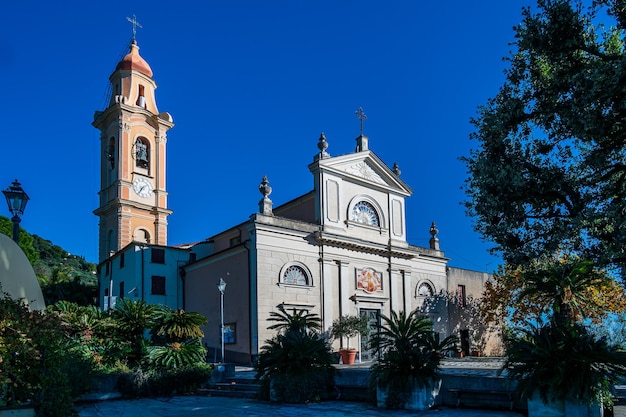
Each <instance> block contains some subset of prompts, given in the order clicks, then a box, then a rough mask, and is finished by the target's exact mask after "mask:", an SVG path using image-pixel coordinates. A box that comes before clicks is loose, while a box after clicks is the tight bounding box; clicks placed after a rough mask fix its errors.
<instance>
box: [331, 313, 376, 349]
mask: <svg viewBox="0 0 626 417" xmlns="http://www.w3.org/2000/svg"><path fill="white" fill-rule="evenodd" d="M369 332H370V328H369V321H368V319H367V317H366V316H352V315H344V316H341V317H338V318H336V319H335V320H333V324H332V326H331V328H330V333H331V335H332V337H333V338H335V339H341V338H342V337H345V338H346V339H347V342H346V343H347V344H346V348H347V349H350V338H351V337H355V336H357V335H359V334H360V335H361V336H363V337H367V336H369Z"/></svg>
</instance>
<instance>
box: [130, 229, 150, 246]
mask: <svg viewBox="0 0 626 417" xmlns="http://www.w3.org/2000/svg"><path fill="white" fill-rule="evenodd" d="M133 240H134V241H135V242H140V243H150V232H148V231H147V230H146V229H139V228H138V229H135V233H134V235H133Z"/></svg>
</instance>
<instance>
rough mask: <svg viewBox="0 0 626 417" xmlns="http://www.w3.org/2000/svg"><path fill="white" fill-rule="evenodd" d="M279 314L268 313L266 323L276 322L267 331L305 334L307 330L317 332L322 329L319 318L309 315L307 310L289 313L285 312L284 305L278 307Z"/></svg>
mask: <svg viewBox="0 0 626 417" xmlns="http://www.w3.org/2000/svg"><path fill="white" fill-rule="evenodd" d="M278 310H279V312H278V313H277V312H275V311H272V312H270V318H269V319H267V320H268V321H273V322H276V324H273V325H271V326H269V327H268V329H269V330H278V331H279V332H284V333H287V332H291V331H297V332H306V331H307V330H315V331H319V330H320V329H321V328H322V324H321V320H320V317H319V316H318V315H317V314H316V313H309V312H308V311H307V310H298V309H296V308H293V309H292V310H291V312H287V311H285V306H284V305H282V304H281V305H279V306H278Z"/></svg>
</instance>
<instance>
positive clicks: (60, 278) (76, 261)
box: [0, 216, 98, 305]
mask: <svg viewBox="0 0 626 417" xmlns="http://www.w3.org/2000/svg"><path fill="white" fill-rule="evenodd" d="M0 233H3V234H5V235H7V236H9V237H12V236H13V223H12V222H11V220H10V219H8V218H7V217H4V216H0ZM19 246H20V248H21V249H22V251H24V253H25V254H26V257H27V258H28V260H29V261H30V263H31V265H32V266H33V269H34V271H35V274H36V275H37V279H38V280H39V285H40V286H41V291H42V293H43V296H44V301H45V303H46V305H51V304H54V303H56V302H57V301H59V300H66V301H71V302H75V303H78V304H79V305H96V304H97V297H98V279H97V277H96V275H95V272H96V265H95V264H94V263H91V262H87V261H86V260H85V259H84V258H83V257H81V256H76V255H72V254H70V253H68V252H67V251H66V250H64V249H63V248H61V247H60V246H57V245H54V244H53V243H52V242H50V241H49V240H45V239H43V238H41V237H39V236H37V235H31V234H30V233H28V232H27V231H26V230H24V229H22V228H20V242H19Z"/></svg>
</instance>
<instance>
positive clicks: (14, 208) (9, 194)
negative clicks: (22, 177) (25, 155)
mask: <svg viewBox="0 0 626 417" xmlns="http://www.w3.org/2000/svg"><path fill="white" fill-rule="evenodd" d="M2 194H4V197H5V198H6V199H7V205H8V206H9V211H10V212H11V214H12V215H13V218H11V221H12V222H13V240H14V241H15V243H18V242H19V239H20V221H21V220H22V219H21V218H20V216H22V215H23V214H24V209H25V208H26V203H28V200H30V199H29V198H28V195H26V192H24V190H23V189H22V186H21V184H20V183H19V182H18V181H17V180H15V181H13V183H12V184H11V185H10V186H9V187H7V189H6V190H4V191H2Z"/></svg>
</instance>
